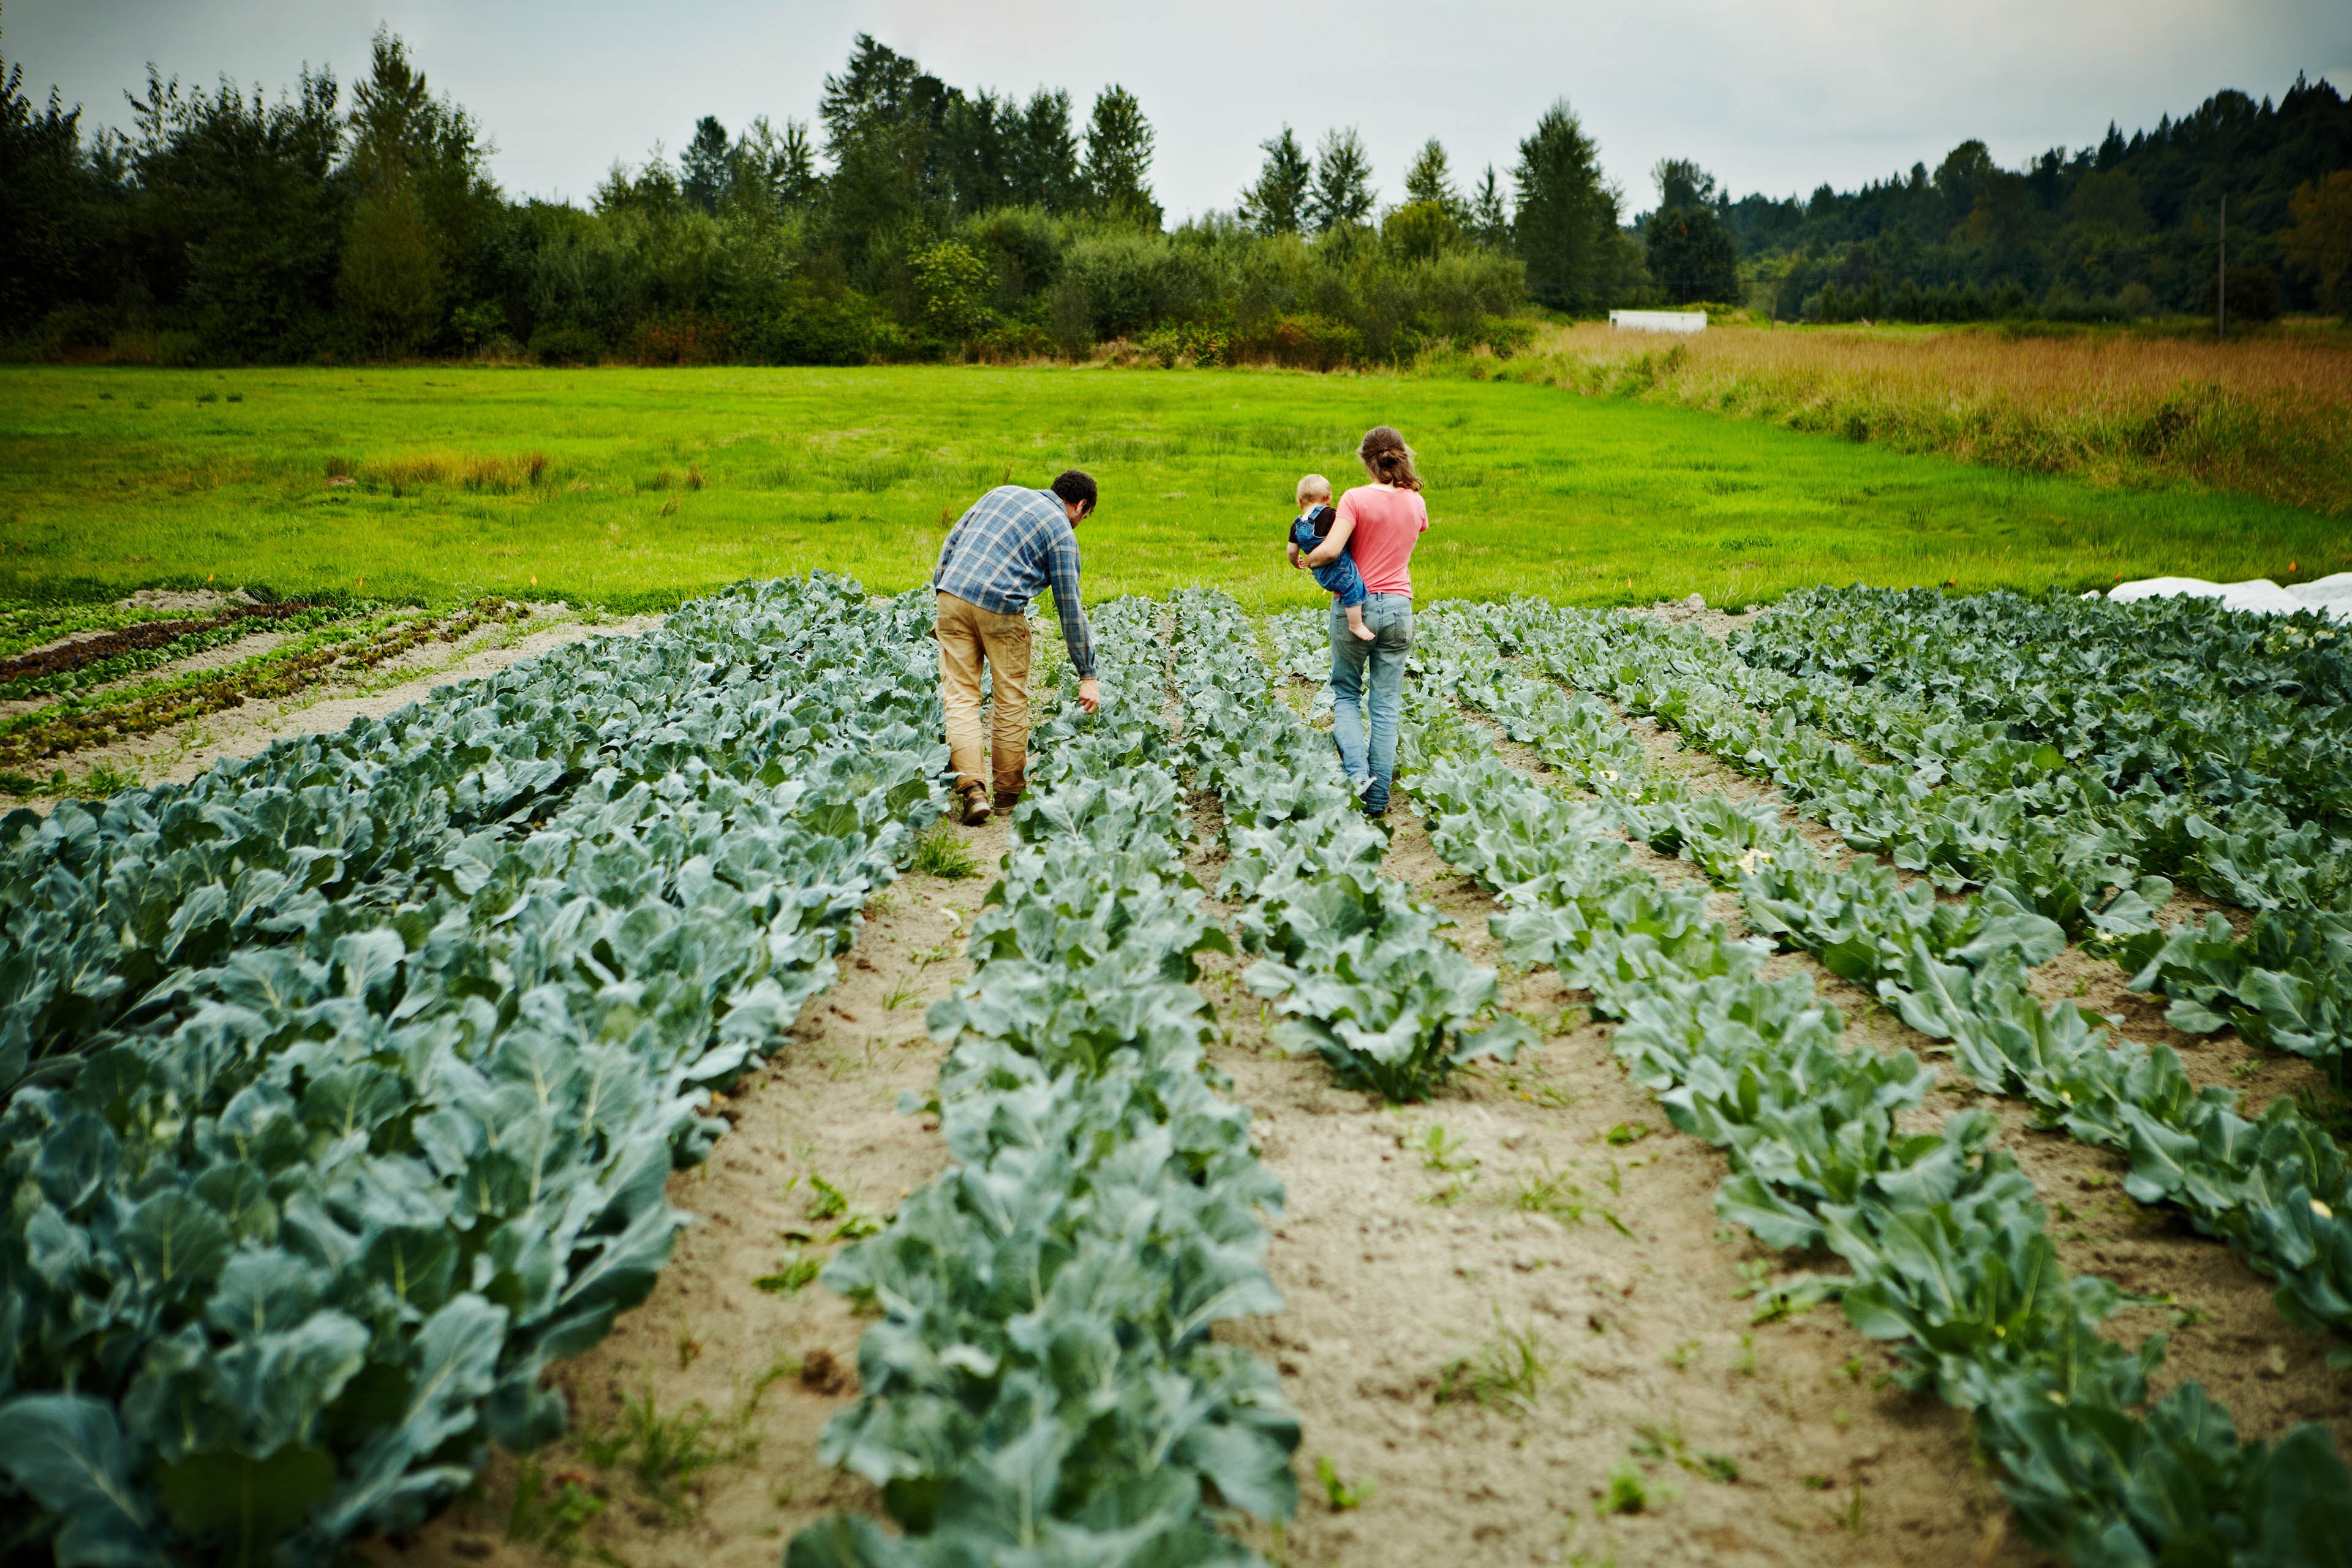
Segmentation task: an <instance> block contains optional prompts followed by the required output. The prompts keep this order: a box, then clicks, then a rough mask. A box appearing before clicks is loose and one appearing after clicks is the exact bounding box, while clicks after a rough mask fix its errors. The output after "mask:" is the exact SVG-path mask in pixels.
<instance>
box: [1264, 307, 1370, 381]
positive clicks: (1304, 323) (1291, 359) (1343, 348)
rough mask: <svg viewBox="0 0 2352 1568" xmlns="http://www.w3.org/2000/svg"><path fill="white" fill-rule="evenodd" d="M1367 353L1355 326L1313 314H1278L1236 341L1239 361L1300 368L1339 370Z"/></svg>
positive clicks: (1361, 336)
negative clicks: (1253, 361)
mask: <svg viewBox="0 0 2352 1568" xmlns="http://www.w3.org/2000/svg"><path fill="white" fill-rule="evenodd" d="M1363 353H1364V340H1363V335H1362V334H1361V333H1360V332H1358V331H1356V329H1355V328H1353V327H1351V326H1349V325H1348V324H1347V323H1346V322H1344V321H1331V320H1330V319H1328V317H1323V316H1311V315H1309V316H1277V317H1276V318H1275V319H1274V320H1273V321H1268V322H1266V323H1265V325H1264V326H1262V327H1259V328H1258V329H1257V330H1256V331H1252V332H1249V333H1247V334H1245V335H1241V336H1237V337H1236V338H1235V339H1234V344H1233V358H1234V361H1235V362H1237V363H1240V362H1247V361H1252V360H1255V361H1261V362H1264V363H1272V364H1281V365H1289V366H1292V367H1293V368H1295V369H1298V370H1337V369H1339V367H1340V366H1341V365H1343V364H1346V363H1349V361H1351V360H1358V359H1361V358H1362V357H1363Z"/></svg>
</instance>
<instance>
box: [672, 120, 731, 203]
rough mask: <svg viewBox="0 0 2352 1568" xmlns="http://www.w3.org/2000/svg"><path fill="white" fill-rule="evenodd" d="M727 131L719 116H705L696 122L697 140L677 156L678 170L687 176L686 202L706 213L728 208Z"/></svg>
mask: <svg viewBox="0 0 2352 1568" xmlns="http://www.w3.org/2000/svg"><path fill="white" fill-rule="evenodd" d="M732 152H733V149H732V148H731V147H730V145H729V144H728V141H727V127H725V126H724V125H721V124H719V118H718V116H716V115H712V114H706V115H704V116H703V117H702V118H701V119H699V120H698V121H695V122H694V139H693V140H692V141H690V142H688V143H687V144H686V151H685V152H684V153H680V154H679V155H678V160H677V162H678V168H679V172H680V173H681V174H682V175H683V176H684V177H683V178H682V179H681V180H680V182H679V183H680V184H682V185H683V186H684V187H685V190H686V199H687V200H688V201H689V202H692V203H693V204H694V205H696V206H698V207H700V208H701V209H702V210H703V211H704V212H707V213H715V212H717V211H718V210H719V207H720V206H722V205H725V203H726V201H727V196H728V184H729V183H730V182H729V178H728V176H729V174H730V172H731V171H730V167H729V163H730V159H729V154H730V153H732Z"/></svg>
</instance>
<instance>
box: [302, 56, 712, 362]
mask: <svg viewBox="0 0 2352 1568" xmlns="http://www.w3.org/2000/svg"><path fill="white" fill-rule="evenodd" d="M371 53H372V59H371V62H370V68H369V72H368V75H367V78H366V79H364V80H362V81H361V82H360V83H359V84H358V85H357V86H356V87H355V88H354V89H352V113H351V132H352V140H351V153H350V157H349V159H348V160H347V161H346V163H345V165H344V169H343V173H344V175H345V177H346V179H347V180H348V181H349V183H350V184H351V186H352V211H351V216H350V224H349V227H348V228H347V230H346V231H345V233H344V236H343V242H342V255H341V265H340V268H339V269H338V277H337V281H336V301H337V306H338V309H339V310H340V311H341V314H342V316H343V319H344V326H345V330H346V331H349V332H350V333H352V335H353V337H354V338H355V339H357V340H358V341H359V342H362V343H364V344H366V345H367V346H368V348H369V351H370V352H372V353H381V354H388V355H394V356H396V355H400V354H404V353H415V352H418V351H419V350H421V349H424V348H425V347H427V346H429V345H430V344H431V343H432V342H435V341H436V339H438V338H439V337H440V335H441V329H442V326H443V323H444V322H445V321H446V317H447V303H448V301H449V300H451V299H453V298H456V299H464V298H466V297H467V296H468V295H470V294H471V293H472V292H473V290H474V288H475V286H476V285H475V274H476V272H477V271H478V268H479V267H480V265H481V261H482V252H483V251H484V250H485V249H486V248H487V247H488V238H489V235H490V233H491V231H492V229H493V227H494V226H495V225H496V223H497V215H498V211H499V206H500V205H501V204H500V202H499V195H498V191H497V189H496V188H495V187H494V186H492V185H491V184H490V183H489V181H488V177H487V176H486V175H485V174H484V172H483V163H484V160H485V158H486V156H487V152H488V150H487V148H486V147H485V145H484V143H483V138H482V136H481V134H480V132H479V129H478V127H477V126H476V125H475V123H474V120H473V117H472V116H471V115H468V114H467V112H466V111H465V110H462V109H460V108H458V107H457V105H456V104H454V103H452V102H451V101H450V100H448V99H446V98H438V99H436V98H435V97H434V96H433V93H432V89H431V88H430V87H429V86H428V85H427V84H426V82H425V73H424V72H423V71H422V70H420V69H418V68H417V66H416V63H415V60H414V59H413V58H410V56H409V53H408V46H407V45H406V44H405V43H404V42H403V41H402V40H401V39H400V37H398V36H397V35H395V34H394V33H393V32H391V31H390V30H389V29H379V30H378V32H377V33H376V36H375V40H374V43H373V47H372V51H371ZM709 123H711V124H712V125H714V126H715V125H716V124H717V121H710V122H709ZM720 135H721V142H720V145H721V147H722V149H723V147H724V145H725V143H724V132H721V133H720Z"/></svg>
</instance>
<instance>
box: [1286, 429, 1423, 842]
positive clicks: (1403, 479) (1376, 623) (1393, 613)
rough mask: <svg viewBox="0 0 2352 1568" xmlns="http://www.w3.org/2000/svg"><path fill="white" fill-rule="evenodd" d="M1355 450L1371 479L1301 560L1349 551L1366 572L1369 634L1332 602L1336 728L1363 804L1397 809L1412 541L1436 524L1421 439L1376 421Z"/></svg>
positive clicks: (1312, 561) (1375, 812)
mask: <svg viewBox="0 0 2352 1568" xmlns="http://www.w3.org/2000/svg"><path fill="white" fill-rule="evenodd" d="M1356 455H1357V456H1358V457H1360V458H1362V459H1363V460H1364V471H1365V472H1366V473H1368V474H1370V476H1371V479H1372V482H1371V483H1370V484H1369V485H1359V486H1357V487H1356V488H1355V489H1351V490H1349V492H1348V493H1347V494H1346V495H1343V496H1341V497H1340V498H1339V520H1338V521H1335V522H1333V523H1332V525H1331V532H1330V534H1329V535H1328V537H1327V538H1326V539H1325V540H1324V541H1323V542H1322V543H1321V544H1318V545H1317V546H1316V547H1315V549H1314V551H1313V552H1311V553H1309V554H1307V555H1303V556H1295V557H1294V561H1295V563H1296V564H1297V565H1299V566H1301V567H1308V566H1321V565H1324V564H1326V563H1328V562H1331V561H1335V560H1337V559H1338V558H1339V552H1341V551H1343V550H1349V551H1351V552H1352V553H1353V555H1354V556H1355V561H1356V570H1357V571H1358V572H1359V573H1360V574H1362V575H1363V579H1364V592H1365V594H1366V595H1367V597H1366V599H1365V601H1364V625H1365V626H1367V627H1369V628H1370V630H1371V633H1372V638H1371V640H1370V641H1369V642H1367V641H1365V640H1364V639H1362V638H1361V637H1355V636H1353V635H1352V634H1351V633H1350V632H1349V629H1348V617H1347V612H1346V611H1344V610H1342V609H1340V608H1339V602H1338V601H1337V600H1334V601H1333V602H1332V605H1331V732H1332V737H1333V739H1335V740H1337V741H1338V742H1339V765H1340V766H1341V767H1343V768H1345V769H1346V770H1347V773H1348V778H1349V782H1350V783H1351V784H1354V785H1355V786H1356V791H1357V793H1358V794H1359V795H1361V796H1362V797H1363V801H1364V810H1365V811H1366V812H1367V813H1368V814H1369V815H1370V816H1384V815H1386V813H1387V811H1388V808H1389V785H1390V783H1391V781H1392V780H1393V779H1394V778H1395V776H1396V746H1397V725H1398V723H1399V721H1401V720H1402V718H1403V717H1404V662H1405V656H1406V655H1407V654H1408V653H1409V652H1411V651H1412V570H1411V568H1412V547H1413V545H1414V544H1415V543H1417V542H1419V541H1420V539H1421V535H1422V531H1423V530H1424V529H1426V528H1428V526H1429V508H1428V507H1427V506H1426V505H1424V504H1423V501H1422V499H1421V476H1420V475H1419V474H1416V473H1414V472H1413V468H1412V447H1408V446H1406V445H1405V444H1404V437H1402V436H1400V435H1398V434H1397V433H1396V432H1395V431H1394V430H1392V429H1391V428H1390V427H1389V426H1386V425H1376V426H1373V427H1372V428H1371V429H1370V430H1369V431H1367V432H1365V434H1364V441H1363V445H1362V446H1360V447H1357V448H1356ZM1368 720H1369V721H1368Z"/></svg>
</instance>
